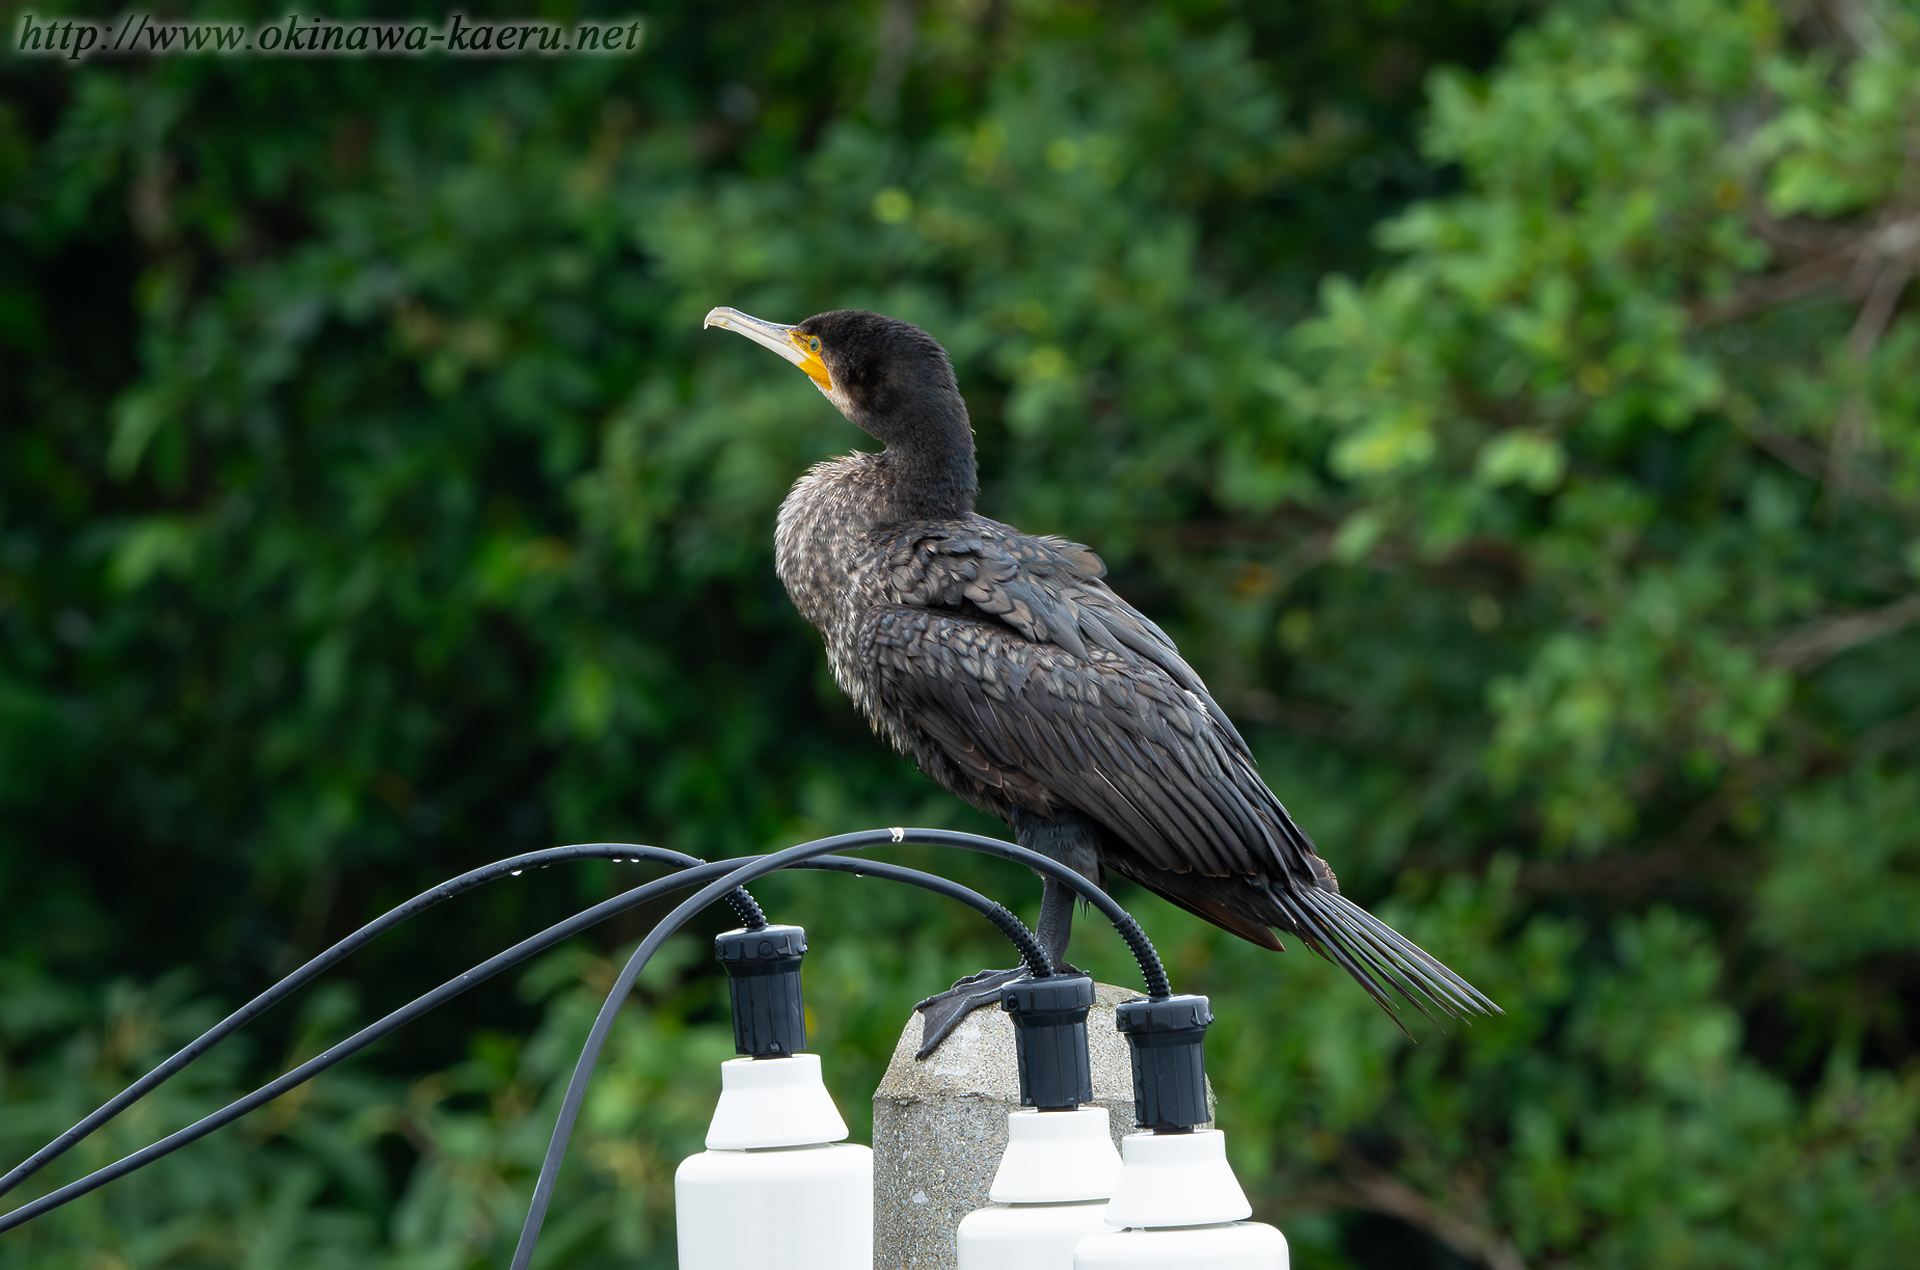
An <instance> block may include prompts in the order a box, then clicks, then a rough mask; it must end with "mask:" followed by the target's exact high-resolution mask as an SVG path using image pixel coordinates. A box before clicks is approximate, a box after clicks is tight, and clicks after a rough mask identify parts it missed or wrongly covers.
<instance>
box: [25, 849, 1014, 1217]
mask: <svg viewBox="0 0 1920 1270" xmlns="http://www.w3.org/2000/svg"><path fill="white" fill-rule="evenodd" d="M601 847H606V848H608V849H610V850H612V849H617V850H618V851H619V853H620V854H619V855H617V856H615V857H614V858H618V859H626V858H628V855H629V853H631V852H632V851H633V850H634V848H633V847H632V846H630V845H629V844H625V843H594V844H589V845H587V846H583V847H581V848H579V850H581V851H582V852H585V851H588V850H593V849H598V848H601ZM568 850H573V848H554V849H553V851H552V852H546V853H535V854H536V855H553V854H555V853H558V852H565V851H568ZM643 850H645V849H643ZM532 858H533V857H532V856H524V857H522V856H516V857H514V858H513V859H511V860H505V861H501V862H500V865H501V866H502V867H504V866H507V865H512V864H519V863H523V862H524V861H527V860H530V859H532ZM555 858H559V859H565V858H570V857H567V856H564V855H556V857H555ZM584 858H592V857H584ZM762 858H763V857H758V856H751V857H746V858H745V859H744V860H743V859H733V860H724V861H720V862H717V863H714V864H701V865H697V866H694V867H690V868H687V869H684V870H682V871H681V872H678V873H675V874H672V875H670V876H668V877H664V878H660V879H658V880H656V881H653V882H650V883H647V884H646V885H644V886H640V887H636V888H634V889H633V890H630V891H627V892H625V893H623V894H621V895H617V896H615V897H613V898H612V899H610V900H606V901H604V902H602V903H600V904H596V905H595V906H593V907H592V908H589V909H586V910H584V911H583V912H580V913H577V914H575V915H574V916H573V917H570V918H568V919H567V920H566V921H564V922H560V923H558V924H556V925H554V926H551V927H549V928H548V929H546V930H544V931H542V932H541V933H539V934H538V935H534V936H532V937H531V938H528V939H524V940H522V941H520V942H519V943H517V944H515V945H514V946H513V947H511V948H509V949H507V950H506V951H504V952H502V953H499V954H497V955H496V956H494V957H491V958H489V959H487V960H486V961H484V962H482V963H481V964H480V965H478V966H475V967H474V968H473V969H472V970H469V971H467V972H466V973H465V974H463V975H460V976H458V977H457V978H454V979H450V980H448V981H447V982H446V983H444V984H442V985H441V986H440V987H439V988H436V989H435V990H434V991H432V992H430V993H427V994H426V995H425V996H423V997H420V998H418V999H416V1000H414V1001H412V1002H410V1003H408V1004H407V1005H405V1006H402V1007H401V1008H400V1009H398V1010H395V1011H393V1012H392V1013H390V1014H388V1015H386V1016H385V1017H384V1018H382V1019H380V1020H378V1021H377V1022H375V1023H372V1024H370V1025H368V1026H367V1027H365V1028H362V1029H361V1030H360V1031H358V1032H356V1033H354V1034H353V1035H352V1036H350V1037H348V1038H347V1039H346V1040H344V1041H341V1042H340V1043H339V1044H337V1045H334V1046H332V1047H331V1048H329V1049H328V1050H326V1051H325V1052H324V1053H321V1054H319V1055H317V1056H315V1057H314V1058H312V1059H309V1060H308V1061H307V1062H305V1063H303V1064H301V1065H300V1066H299V1067H296V1068H295V1069H294V1070H292V1071H290V1072H288V1073H287V1074H285V1075H284V1076H281V1077H280V1078H279V1079H277V1080H275V1081H272V1082H271V1083H269V1084H266V1085H263V1086H261V1087H260V1088H259V1089H257V1090H255V1091H253V1092H252V1093H250V1094H248V1095H246V1096H245V1097H243V1098H240V1099H237V1100H235V1101H234V1102H232V1103H229V1104H228V1105H227V1106H225V1107H223V1108H221V1109H220V1110H219V1111H216V1112H214V1113H213V1114H211V1115H209V1116H206V1117H203V1118H202V1119H200V1120H197V1121H195V1122H194V1123H193V1124H190V1125H188V1126H187V1127H186V1128H184V1129H180V1130H178V1131H177V1132H175V1133H172V1134H169V1135H168V1136H167V1137H165V1138H162V1139H161V1140H160V1141H158V1142H156V1143H153V1144H152V1145H150V1146H147V1147H143V1148H142V1149H141V1150H139V1151H136V1152H135V1153H134V1154H132V1155H130V1156H127V1157H126V1158H125V1159H122V1160H118V1161H116V1162H115V1163H113V1164H110V1165H107V1166H105V1167H104V1168H101V1169H98V1170H96V1171H95V1172H93V1173H90V1174H88V1175H87V1176H86V1177H83V1178H80V1179H79V1180H77V1181H75V1182H72V1183H69V1184H68V1185H66V1186H64V1187H61V1188H60V1189H59V1190H56V1191H53V1192H50V1193H49V1194H47V1195H44V1196H42V1197H41V1198H39V1199H37V1200H34V1201H32V1202H31V1203H28V1204H23V1205H21V1206H20V1207H19V1208H17V1209H15V1210H14V1211H13V1212H10V1213H7V1214H5V1215H0V1233H4V1232H6V1231H8V1230H11V1229H13V1228H14V1227H15V1226H19V1225H23V1224H25V1223H26V1222H29V1221H31V1220H33V1218H35V1217H38V1216H39V1215H41V1214H42V1213H45V1212H49V1211H51V1210H53V1209H55V1208H58V1207H60V1206H61V1205H62V1204H65V1203H67V1202H68V1201H70V1200H75V1199H78V1198H80V1197H81V1196H82V1195H85V1194H87V1193H88V1192H90V1191H94V1190H97V1189H98V1188H100V1187H102V1186H105V1185H106V1184H107V1183H108V1182H111V1181H114V1180H116V1179H118V1178H121V1177H124V1176H126V1175H127V1174H129V1173H132V1172H134V1171H135V1170H137V1169H140V1168H142V1167H144V1166H146V1165H148V1164H151V1163H153V1162H154V1161H155V1160H158V1159H160V1158H162V1157H163V1156H166V1155H170V1154H171V1153H173V1152H174V1151H177V1150H179V1149H180V1148H181V1147H184V1146H186V1145H188V1144H189V1143H192V1142H195V1141H198V1140H199V1139H200V1138H203V1137H205V1136H206V1135H207V1134H209V1133H212V1132H214V1131H215V1130H216V1129H219V1128H222V1127H223V1126H225V1125H228V1124H231V1123H232V1122H233V1121H235V1120H237V1119H239V1118H240V1117H241V1116H244V1115H246V1114H247V1113H248V1112H250V1111H253V1110H255V1109H257V1108H259V1107H261V1106H264V1105H265V1104H267V1103H269V1102H271V1101H273V1100H274V1099H275V1098H278V1097H280V1096H281V1095H282V1094H285V1093H287V1092H288V1091H290V1090H292V1089H294V1088H297V1087H298V1086H300V1085H302V1084H304V1083H306V1082H307V1081H309V1080H311V1079H313V1078H314V1077H315V1076H318V1075H319V1074H320V1073H321V1072H323V1071H325V1070H327V1069H328V1068H329V1067H332V1066H333V1065H334V1064H336V1063H339V1062H341V1061H342V1060H343V1059H346V1058H349V1057H351V1056H352V1055H354V1054H356V1053H358V1052H359V1051H360V1050H363V1049H365V1048H366V1047H367V1046H369V1045H371V1044H373V1043H374V1042H375V1041H377V1040H379V1039H381V1038H382V1037H384V1036H386V1035H388V1034H389V1033H391V1032H394V1031H396V1030H398V1029H399V1028H401V1027H404V1026H405V1025H406V1024H408V1023H411V1022H412V1021H413V1020H414V1019H417V1018H419V1017H420V1016H421V1015H423V1014H426V1013H427V1012H428V1011H430V1010H433V1009H435V1008H436V1007H438V1006H440V1005H443V1004H445V1003H446V1002H447V1001H450V1000H452V999H453V998H454V997H456V996H458V995H460V994H461V993H463V992H465V991H466V990H467V989H469V988H472V987H475V986H477V985H478V984H480V983H483V982H485V981H486V980H487V979H490V978H492V977H493V976H494V975H497V974H499V973H500V972H501V971H503V970H506V969H508V968H509V967H511V966H513V965H515V964H517V963H519V962H521V961H524V960H526V959H527V958H528V957H531V956H534V955H535V954H537V953H539V952H542V951H544V950H545V949H547V948H549V947H551V946H553V945H554V944H556V943H558V942H560V941H561V940H563V939H566V938H568V937H569V936H571V935H574V934H577V933H579V932H580V931H582V930H585V929H586V928H587V927H589V926H591V925H593V924H595V923H596V922H599V921H602V920H604V919H606V918H608V917H611V916H613V915H614V914H616V913H620V912H624V911H625V910H627V909H629V908H633V907H635V906H636V905H639V904H644V903H646V902H647V901H649V900H651V899H654V898H656V897H658V896H660V895H662V894H665V893H668V892H671V891H674V890H679V889H684V888H685V887H689V886H694V885H697V884H698V883H699V882H702V881H704V880H706V879H707V878H711V877H715V876H718V875H721V874H724V873H725V872H726V871H727V870H728V869H737V868H738V866H739V865H741V864H742V863H746V862H750V861H754V860H758V859H762ZM494 867H495V866H491V865H490V866H488V868H489V869H492V868H494ZM799 867H802V868H809V867H811V868H821V869H831V870H837V871H840V872H848V873H856V874H860V873H864V874H871V875H872V876H875V877H881V878H886V879H889V880H892V881H900V882H909V883H912V884H913V885H916V886H921V887H924V888H925V889H927V890H929V891H933V892H936V893H938V894H941V895H945V896H947V897H949V898H951V899H957V900H959V901H961V902H962V903H965V904H968V905H970V906H972V907H973V908H975V909H978V910H979V911H980V912H981V913H982V914H984V915H985V916H986V917H987V919H988V920H989V921H991V922H992V923H993V924H994V925H995V926H996V927H998V928H999V929H1000V930H1001V932H1002V933H1003V934H1005V935H1006V936H1007V937H1008V938H1009V939H1010V940H1012V941H1013V944H1014V946H1015V947H1016V948H1018V949H1019V950H1020V954H1021V957H1022V959H1023V960H1025V961H1026V963H1027V966H1028V968H1029V970H1031V971H1033V972H1034V973H1035V974H1037V975H1044V974H1047V973H1050V971H1051V968H1052V967H1051V963H1050V961H1049V959H1048V957H1047V955H1046V951H1045V950H1044V949H1043V948H1042V947H1041V946H1040V941H1039V940H1037V939H1036V938H1034V935H1033V932H1032V931H1030V930H1028V929H1027V927H1026V925H1025V923H1023V922H1021V920H1020V919H1019V918H1018V917H1016V916H1014V915H1013V914H1012V913H1011V912H1009V911H1008V910H1007V909H1006V907H1005V906H1004V905H1001V904H999V903H996V902H995V901H993V900H990V899H988V898H987V897H986V896H984V895H981V894H979V893H978V892H976V891H971V890H969V889H967V888H966V887H964V886H961V885H960V884H959V883H957V882H951V881H949V880H947V879H946V878H942V877H938V876H936V875H934V874H930V873H921V872H919V871H917V870H914V869H908V868H905V867H903V866H900V865H895V864H885V863H882V862H879V861H872V860H847V859H834V858H827V859H815V860H809V861H804V862H802V863H801V864H800V865H799ZM506 871H508V872H512V870H511V869H508V870H506ZM474 872H475V873H481V872H484V870H475V871H474ZM466 876H471V875H463V877H466ZM492 876H498V874H497V873H496V874H493V875H492ZM460 880H461V879H455V881H456V882H457V881H460ZM482 880H484V879H482ZM448 885H451V883H449V884H448ZM734 894H741V895H745V894H746V891H745V888H744V887H736V888H734V890H733V891H729V892H728V893H727V896H728V898H729V900H731V897H732V896H733V895H734ZM749 902H751V900H749ZM396 911H397V910H396ZM416 911H417V910H416ZM735 911H736V914H737V913H738V912H739V909H738V908H737V907H736V909H735ZM754 911H755V912H758V911H759V910H758V907H757V906H756V907H755V910H754ZM765 924H766V923H765V920H764V919H762V921H761V922H760V925H761V926H764V925H765ZM749 929H758V927H749ZM363 942H364V941H363ZM337 947H338V945H336V948H337ZM329 951H332V950H329ZM349 951H350V950H349ZM342 955H344V954H342ZM649 955H651V954H649ZM335 960H338V958H335ZM309 964H311V963H309ZM302 969H303V970H304V969H305V967H303V968H302ZM282 995H284V994H282ZM622 1000H624V995H623V997H622ZM243 1021H244V1020H243ZM596 1057H597V1055H596ZM156 1070H157V1069H156ZM150 1075H151V1073H150ZM154 1083H155V1084H157V1083H159V1082H158V1081H155V1082H154ZM122 1097H124V1095H122ZM114 1101H115V1102H118V1101H120V1099H118V1098H116V1099H115V1100H114ZM112 1105H113V1103H109V1104H108V1106H109V1107H111V1106H112ZM83 1123H84V1122H83ZM43 1154H44V1153H43ZM48 1158H52V1157H51V1156H49V1157H48Z"/></svg>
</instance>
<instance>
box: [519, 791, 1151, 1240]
mask: <svg viewBox="0 0 1920 1270" xmlns="http://www.w3.org/2000/svg"><path fill="white" fill-rule="evenodd" d="M905 842H914V843H919V844H925V845H930V846H950V847H960V848H962V849H963V850H967V851H980V852H984V853H986V854H989V855H997V856H1002V857H1004V858H1006V859H1009V860H1015V861H1018V862H1019V863H1022V864H1027V865H1030V866H1031V867H1033V868H1034V869H1036V870H1039V871H1040V872H1042V873H1044V874H1046V875H1047V876H1050V877H1054V878H1057V879H1058V880H1059V881H1061V882H1063V883H1065V884H1066V885H1067V886H1070V887H1072V888H1073V889H1074V890H1075V891H1078V892H1079V893H1080V894H1081V895H1082V896H1083V897H1084V898H1086V899H1087V900H1089V901H1091V902H1092V903H1093V904H1094V905H1095V906H1096V907H1098V908H1099V909H1100V911H1101V912H1103V913H1106V914H1108V916H1109V917H1112V918H1113V919H1114V928H1115V929H1116V930H1120V931H1121V934H1122V937H1123V938H1126V939H1127V944H1128V946H1129V947H1130V948H1132V949H1133V950H1134V956H1135V959H1136V960H1138V961H1139V963H1140V971H1141V974H1142V975H1143V976H1145V977H1146V979H1147V983H1148V985H1149V989H1150V991H1151V995H1152V996H1153V997H1155V998H1156V999H1158V998H1164V997H1168V996H1171V995H1172V994H1173V990H1172V987H1171V985H1169V984H1168V982H1167V972H1166V968H1165V967H1163V966H1162V965H1161V964H1160V957H1159V954H1157V953H1155V952H1154V950H1153V945H1152V944H1151V943H1148V942H1147V937H1146V933H1145V932H1144V931H1142V930H1141V929H1140V924H1139V923H1138V922H1136V921H1134V920H1133V917H1132V915H1131V914H1129V913H1128V912H1127V911H1126V910H1125V909H1123V908H1121V907H1120V905H1119V904H1118V903H1116V902H1115V901H1114V899H1113V897H1111V896H1109V895H1108V894H1107V893H1106V892H1105V891H1102V890H1101V889H1100V888H1099V887H1098V886H1096V885H1095V884H1094V883H1093V882H1091V881H1089V880H1088V879H1086V878H1085V877H1082V876H1081V875H1080V874H1078V873H1076V872H1074V871H1073V870H1072V869H1070V868H1068V867H1067V866H1065V865H1063V864H1061V863H1059V862H1058V861H1056V860H1053V859H1051V858H1049V857H1047V856H1043V855H1041V854H1040V853H1039V852H1037V851H1029V850H1028V849H1027V848H1025V847H1020V846H1015V845H1014V844H1012V843H1009V842H1001V841H1000V840H999V839H997V838H983V837H981V836H980V835H978V834H971V833H961V832H959V831H957V830H952V829H867V830H863V831H861V832H858V833H845V834H838V835H836V836H834V837H831V838H821V839H818V840H817V841H814V842H805V843H801V844H800V845H799V846H797V847H788V848H786V849H785V850H784V851H775V852H773V853H772V854H770V855H764V856H761V857H759V858H758V859H756V860H753V861H751V862H747V861H742V862H741V867H740V868H738V869H736V870H735V871H734V872H732V873H730V874H728V875H727V876H726V877H724V878H722V879H721V880H720V881H718V882H713V883H710V884H708V885H707V886H704V887H702V888H701V889H700V891H699V892H698V893H697V894H695V895H691V896H689V897H688V898H687V899H685V900H682V901H681V902H680V905H679V906H678V907H677V908H675V909H674V910H673V911H672V912H671V913H669V914H667V915H666V916H665V917H663V918H661V919H660V924H659V925H657V926H655V927H654V928H653V929H652V930H651V931H649V932H647V937H646V938H645V939H643V940H641V941H640V946H639V947H638V948H636V949H634V950H633V955H632V956H631V957H629V958H628V959H627V964H626V965H625V966H624V967H623V968H622V969H621V971H620V975H619V978H617V979H615V980H614V984H613V989H612V990H611V991H610V992H608V993H607V1000H606V1003H605V1004H604V1005H602V1006H601V1007H600V1013H599V1014H598V1015H597V1016H596V1017H595V1018H594V1020H593V1029H592V1030H591V1031H590V1032H588V1033H587V1043H586V1044H585V1045H584V1046H583V1047H581V1050H580V1058H579V1060H578V1061H577V1062H576V1063H575V1064H574V1067H573V1077H572V1079H571V1080H569V1081H568V1082H567V1092H566V1096H565V1097H564V1098H563V1099H562V1100H561V1102H560V1115H559V1118H558V1119H557V1120H556V1121H555V1122H554V1126H553V1136H552V1137H551V1138H549V1139H548V1141H547V1154H546V1156H545V1158H543V1159H542V1160H541V1161H540V1176H539V1178H538V1179H536V1180H535V1182H534V1185H533V1199H532V1202H531V1203H529V1204H528V1206H527V1220H526V1221H525V1223H523V1224H522V1225H521V1227H520V1241H519V1243H518V1244H517V1245H515V1247H514V1250H513V1262H512V1267H511V1270H528V1267H529V1266H530V1265H531V1264H532V1261H533V1249H534V1245H535V1244H537V1243H538V1242H539V1241H540V1227H541V1226H542V1225H543V1224H545V1222H546V1218H547V1206H548V1205H549V1204H550V1203H552V1202H553V1188H554V1183H555V1182H556V1181H558V1179H559V1176H560V1161H561V1160H562V1159H563V1158H565V1156H566V1153H567V1142H568V1140H569V1139H571V1138H572V1136H573V1125H574V1122H575V1121H576V1120H578V1119H579V1117H580V1105H581V1104H582V1103H583V1102H584V1101H585V1100H586V1096H587V1082H588V1081H589V1080H590V1079H591V1078H592V1076H593V1069H594V1067H595V1066H597V1065H598V1064H599V1062H600V1051H601V1049H602V1048H603V1047H604V1046H605V1045H606V1043H607V1037H608V1036H609V1035H610V1034H611V1033H612V1032H613V1021H614V1019H616V1018H618V1017H619V1014H620V1008H621V1007H622V1006H623V1005H625V1004H626V1000H627V994H628V993H629V992H631V991H633V985H634V981H635V980H636V979H638V978H639V977H640V972H641V970H643V969H645V968H646V964H647V962H648V961H650V960H652V958H653V955H654V953H656V952H658V951H659V949H660V945H662V944H664V943H665V942H666V941H667V940H668V939H671V938H672V937H673V935H674V934H675V933H676V932H677V931H678V930H679V929H680V928H681V927H682V926H683V925H685V924H686V922H687V920H688V919H689V918H691V917H692V916H693V915H694V914H695V913H698V912H699V911H700V910H701V909H702V908H705V907H706V906H707V905H708V904H711V903H713V901H714V899H715V898H716V897H717V896H718V895H719V894H720V893H721V889H722V888H723V887H724V886H725V885H726V884H728V883H731V884H732V885H734V886H745V885H746V884H747V883H749V882H752V881H754V880H756V879H758V878H761V877H765V876H766V875H767V874H769V873H773V872H777V871H778V870H780V869H785V868H790V867H793V866H794V865H796V864H798V863H799V862H801V861H803V860H809V859H813V858H815V857H818V856H823V855H826V854H828V853H830V852H833V851H836V850H857V849H859V848H862V847H872V846H880V845H883V844H885V843H905ZM1128 931H1131V932H1132V934H1133V935H1134V936H1137V937H1138V940H1139V942H1138V943H1137V944H1136V943H1135V942H1134V939H1133V938H1130V937H1128ZM1142 950H1144V951H1142ZM1046 964H1047V965H1048V968H1049V970H1050V969H1051V967H1052V963H1051V961H1048V962H1047V963H1046ZM1149 967H1151V970H1149ZM1154 989H1157V990H1154Z"/></svg>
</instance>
